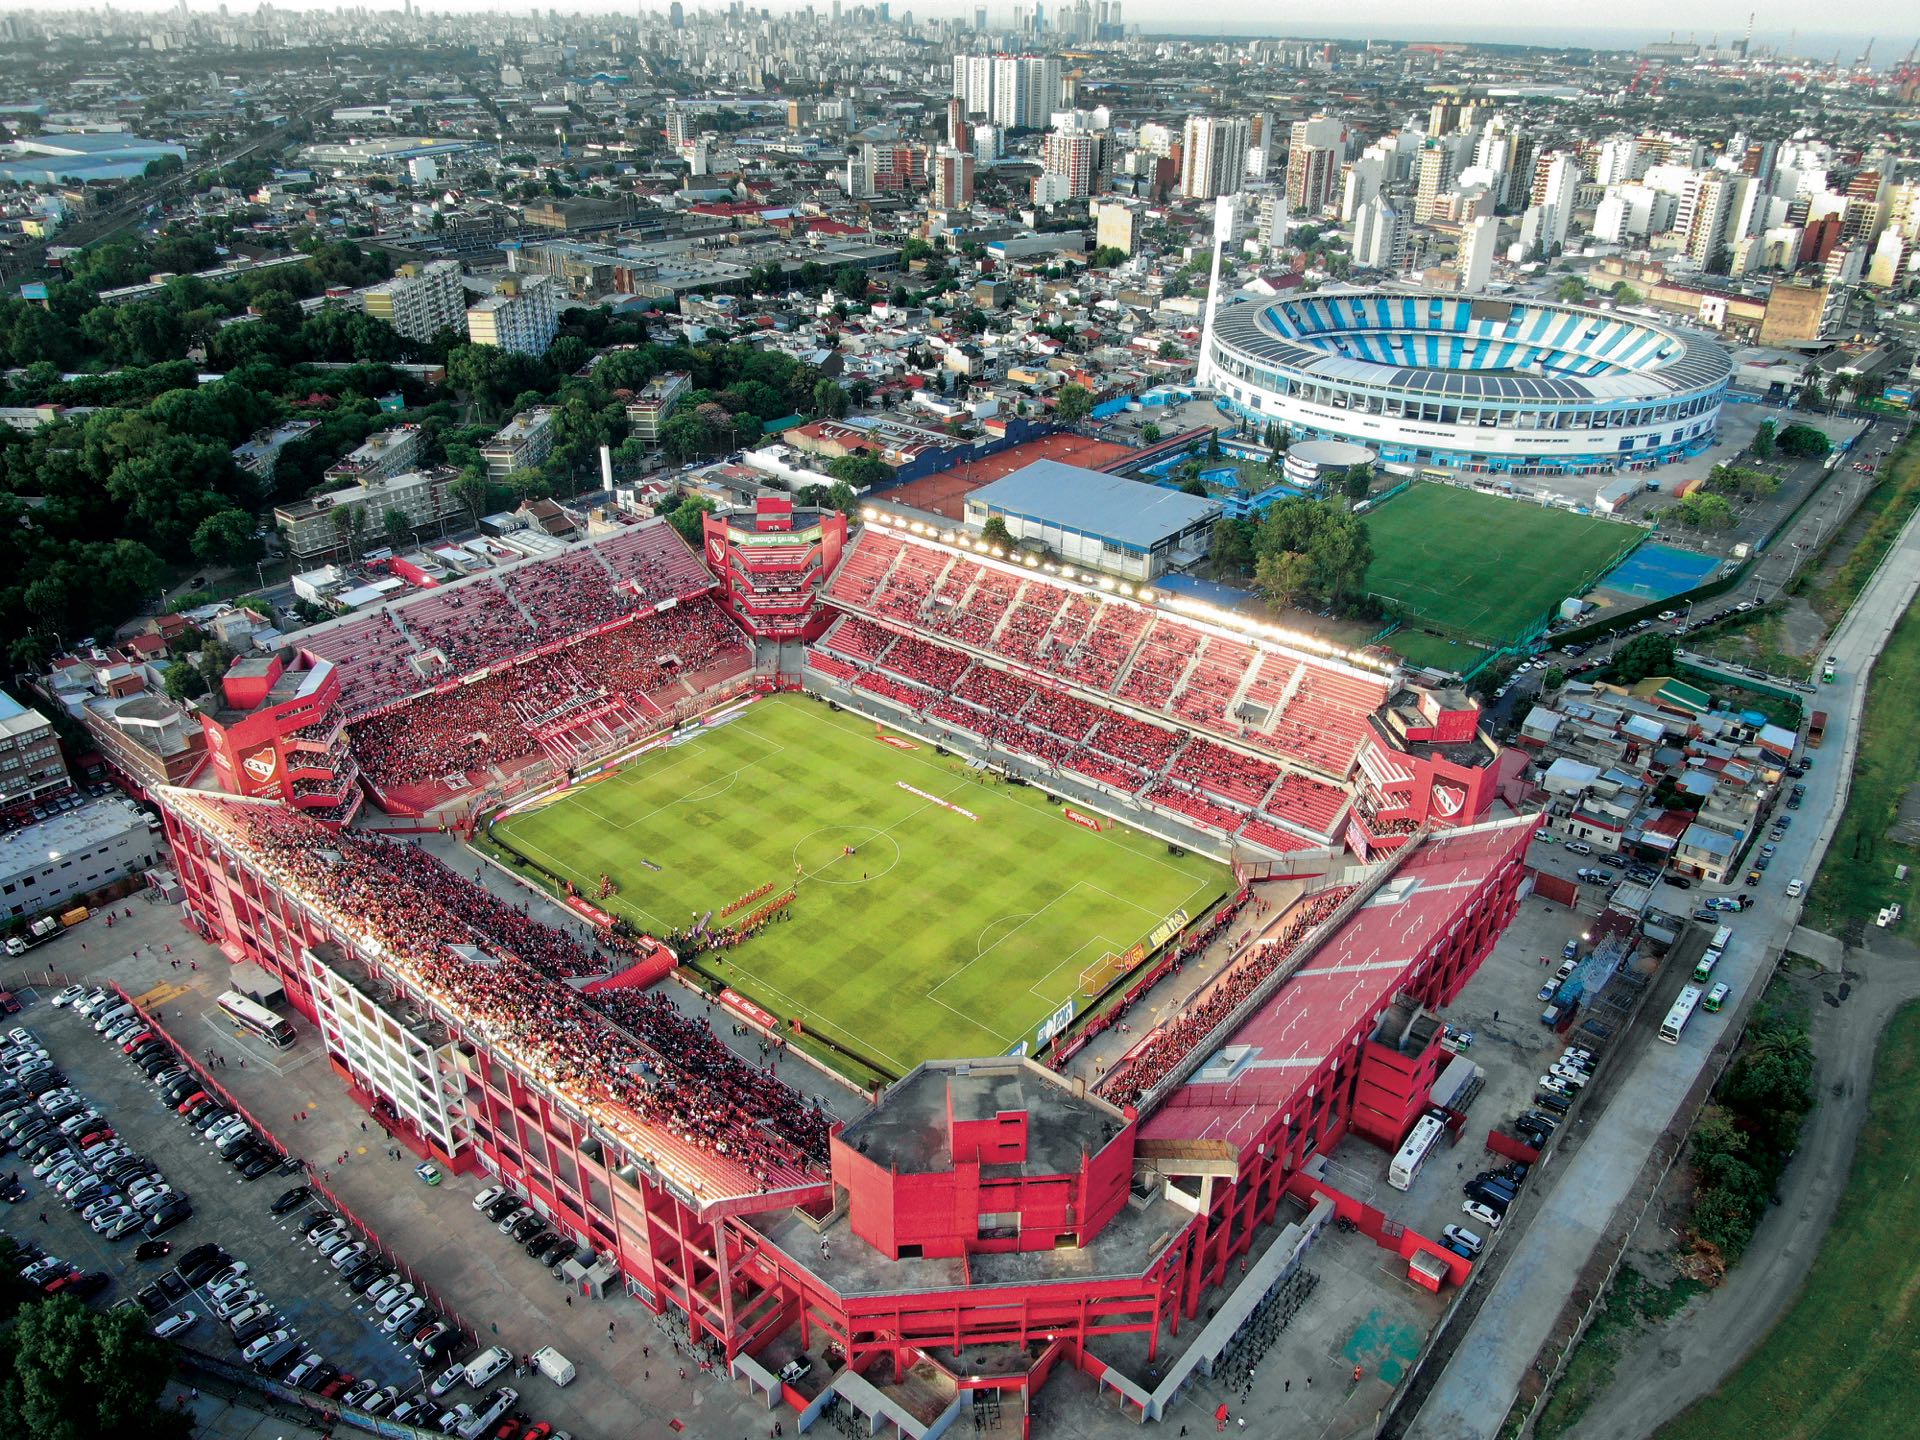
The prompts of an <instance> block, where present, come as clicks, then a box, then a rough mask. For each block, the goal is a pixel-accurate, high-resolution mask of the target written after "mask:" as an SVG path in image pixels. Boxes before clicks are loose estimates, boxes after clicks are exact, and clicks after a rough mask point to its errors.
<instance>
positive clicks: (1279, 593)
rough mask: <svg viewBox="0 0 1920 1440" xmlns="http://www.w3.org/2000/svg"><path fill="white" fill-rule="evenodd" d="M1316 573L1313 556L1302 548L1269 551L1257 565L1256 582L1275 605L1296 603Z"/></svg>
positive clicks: (1254, 578) (1255, 566) (1254, 566)
mask: <svg viewBox="0 0 1920 1440" xmlns="http://www.w3.org/2000/svg"><path fill="white" fill-rule="evenodd" d="M1312 577H1313V559H1312V557H1311V556H1309V555H1307V554H1305V553H1304V552H1302V551H1299V550H1276V551H1269V552H1268V553H1267V554H1265V555H1262V556H1261V557H1260V558H1259V559H1258V560H1256V561H1254V565H1253V583H1254V584H1255V585H1257V586H1259V587H1260V593H1261V594H1262V595H1264V596H1266V598H1267V600H1268V601H1269V602H1270V603H1272V604H1274V605H1280V606H1287V605H1291V604H1293V602H1294V600H1295V598H1296V597H1297V596H1298V595H1299V594H1300V592H1301V591H1303V590H1305V589H1306V588H1307V583H1308V581H1309V580H1311V579H1312Z"/></svg>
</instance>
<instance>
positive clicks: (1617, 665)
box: [1608, 635, 1674, 685]
mask: <svg viewBox="0 0 1920 1440" xmlns="http://www.w3.org/2000/svg"><path fill="white" fill-rule="evenodd" d="M1673 653H1674V651H1673V639H1672V637H1671V636H1667V635H1638V636H1635V637H1634V638H1633V639H1631V640H1629V641H1628V642H1627V643H1626V644H1625V645H1623V646H1621V647H1620V650H1619V652H1618V653H1617V654H1616V655H1615V656H1614V657H1613V665H1612V666H1611V667H1610V669H1609V672H1608V673H1609V674H1611V675H1612V677H1613V678H1614V679H1615V680H1617V681H1618V682H1619V683H1620V684H1622V685H1631V684H1633V683H1634V682H1636V681H1639V680H1644V679H1646V678H1647V677H1648V676H1649V675H1671V674H1673Z"/></svg>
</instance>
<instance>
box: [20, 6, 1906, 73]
mask: <svg viewBox="0 0 1920 1440" xmlns="http://www.w3.org/2000/svg"><path fill="white" fill-rule="evenodd" d="M48 8H49V7H47V6H45V5H44V4H33V3H18V0H0V14H5V13H32V12H35V11H42V12H45V11H47V10H48ZM86 8H100V9H108V8H111V9H112V10H113V11H114V12H115V13H119V14H156V15H157V14H165V13H170V12H175V11H178V10H179V9H180V8H181V6H179V5H166V4H144V5H116V6H111V7H108V6H100V7H86ZM257 8H259V7H258V6H256V5H252V4H240V3H226V4H223V3H222V0H186V4H185V9H186V10H187V11H188V12H189V13H191V14H197V15H205V14H219V13H220V12H221V11H222V10H224V11H225V12H226V13H227V14H229V15H233V16H239V15H246V14H251V13H253V12H254V11H255V10H256V9H257ZM272 8H273V9H276V10H282V11H349V12H352V11H376V12H377V11H394V12H400V11H404V10H406V9H407V8H408V0H367V3H361V4H355V5H338V4H331V3H327V0H277V3H275V4H273V6H272ZM669 8H670V0H640V3H638V4H637V5H633V4H624V3H617V0H584V3H583V0H572V3H568V4H562V5H548V4H540V3H538V0H452V3H444V0H443V3H437V4H430V5H419V4H416V5H412V6H411V9H412V12H413V13H414V14H415V15H421V16H431V15H435V14H491V15H500V16H513V15H539V14H546V13H549V12H557V13H558V14H561V15H597V14H606V15H629V16H630V15H634V14H639V15H641V16H652V17H657V18H662V19H664V18H665V17H666V15H667V14H668V11H669ZM746 8H747V9H748V10H749V11H758V10H768V11H771V12H772V13H773V15H774V16H775V17H776V18H783V17H788V16H792V15H797V14H801V13H804V12H805V11H807V10H809V9H812V10H813V11H815V12H816V13H818V14H820V15H821V16H823V17H824V16H825V15H827V14H828V13H830V11H831V9H832V6H831V3H830V0H766V3H762V4H756V5H749V6H747V7H746ZM859 8H860V7H858V6H855V5H852V4H847V5H844V6H843V7H842V9H843V10H844V11H845V12H847V13H849V14H851V13H852V12H853V11H855V10H856V9H859ZM872 8H878V6H877V4H876V5H875V6H874V7H872ZM888 8H889V9H890V11H891V17H890V18H891V19H892V20H893V21H895V22H898V21H900V20H901V19H902V18H903V17H905V16H912V17H913V18H914V19H916V20H919V21H925V20H929V19H932V20H948V21H956V20H957V21H969V22H970V21H971V19H972V17H973V16H974V14H975V12H976V9H977V8H978V7H976V6H975V5H973V4H972V3H970V0H935V3H922V4H918V5H916V4H912V3H907V4H897V5H889V7H888ZM1034 8H1040V9H1042V10H1043V11H1044V12H1045V13H1046V14H1048V15H1049V16H1054V15H1057V14H1058V13H1060V8H1061V7H1058V6H1053V5H1046V4H1044V0H1043V3H1042V5H1041V6H1039V7H1034V6H1015V5H1012V4H1008V3H1004V0H1002V3H997V4H994V5H990V6H987V7H986V12H987V17H988V18H987V23H988V33H990V34H999V33H1006V32H1010V31H1013V30H1014V29H1015V28H1016V24H1017V20H1016V16H1017V15H1022V14H1027V13H1030V12H1031V10H1032V9H1034ZM727 9H728V6H727V5H726V4H725V3H717V4H709V5H704V6H703V5H687V6H686V7H685V13H686V14H687V15H688V16H689V17H691V16H694V15H698V14H700V13H702V12H703V11H704V12H705V13H709V14H715V15H718V14H723V13H725V12H726V10H727ZM62 13H72V12H70V11H67V12H62ZM1537 13H1538V12H1537V9H1536V8H1535V7H1532V6H1528V5H1525V4H1522V3H1520V0H1498V3H1496V4H1492V5H1480V6H1476V7H1474V9H1473V11H1472V12H1471V14H1470V15H1463V16H1436V15H1434V14H1433V13H1432V12H1431V11H1430V10H1429V9H1427V8H1426V7H1422V6H1419V5H1417V4H1414V3H1412V0H1381V3H1375V4H1372V5H1369V6H1367V7H1365V8H1363V9H1359V10H1348V11H1345V12H1343V14H1342V15H1341V17H1340V19H1339V21H1338V23H1335V24H1329V23H1327V19H1326V17H1324V16H1315V17H1313V18H1312V19H1311V20H1308V21H1307V22H1306V23H1303V24H1299V25H1291V24H1285V23H1271V24H1264V25H1253V26H1250V25H1249V24H1248V23H1247V21H1248V16H1247V15H1246V14H1245V12H1244V11H1241V10H1239V9H1237V8H1236V7H1232V6H1224V5H1222V6H1207V7H1203V8H1202V9H1201V10H1199V11H1198V12H1196V10H1195V8H1194V7H1192V6H1187V5H1178V4H1173V3H1170V0H1158V3H1156V0H1140V3H1136V4H1130V5H1128V6H1127V9H1126V15H1127V24H1128V28H1129V31H1130V37H1129V38H1132V35H1131V32H1135V31H1137V32H1138V35H1139V37H1140V38H1147V39H1167V40H1179V39H1188V40H1195V41H1200V42H1203V43H1204V42H1218V41H1222V40H1234V39H1250V40H1257V39H1290V40H1328V41H1336V42H1338V41H1347V42H1355V41H1359V42H1368V41H1373V42H1385V43H1401V44H1419V43H1432V42H1439V43H1460V44H1479V45H1510V46H1520V47H1525V48H1535V49H1555V48H1570V49H1595V50H1632V49H1637V48H1639V47H1640V46H1643V45H1649V44H1656V43H1660V42H1666V41H1679V42H1690V43H1698V44H1701V45H1710V44H1712V43H1714V42H1715V41H1716V40H1717V42H1718V43H1719V45H1721V46H1723V47H1725V46H1731V45H1733V44H1734V43H1736V42H1737V41H1739V40H1740V39H1742V38H1743V37H1744V36H1746V35H1747V34H1748V32H1749V27H1751V33H1752V44H1753V50H1754V52H1755V53H1756V54H1761V53H1772V54H1781V55H1795V56H1798V57H1801V58H1805V59H1809V60H1818V61H1828V62H1830V61H1832V60H1833V59H1834V58H1836V56H1837V58H1838V59H1839V61H1840V63H1843V64H1851V63H1853V62H1854V61H1855V60H1856V59H1858V58H1859V56H1860V54H1861V53H1862V50H1863V47H1864V46H1866V45H1867V44H1868V43H1869V42H1871V43H1872V44H1873V47H1874V51H1875V52H1877V54H1878V58H1879V63H1880V64H1881V65H1882V66H1887V65H1892V64H1896V63H1898V61H1899V60H1900V58H1901V57H1902V56H1903V55H1905V54H1906V53H1907V52H1906V48H1905V47H1903V46H1902V45H1901V44H1900V43H1899V42H1900V41H1901V40H1902V39H1903V38H1904V39H1906V40H1907V42H1908V44H1911V43H1912V37H1910V36H1903V35H1902V34H1900V33H1897V32H1890V31H1889V30H1888V29H1887V27H1884V26H1881V27H1873V26H1859V27H1853V26H1841V27H1833V26H1831V25H1824V26H1822V27H1821V28H1809V27H1808V26H1806V25H1805V23H1804V21H1805V20H1806V18H1807V17H1806V16H1805V15H1804V14H1802V13H1800V12H1798V11H1796V10H1795V9H1793V8H1792V7H1789V6H1788V5H1786V4H1784V3H1776V4H1774V5H1771V6H1767V5H1756V6H1753V7H1752V8H1751V11H1750V12H1749V11H1748V10H1745V9H1741V8H1739V7H1733V8H1731V9H1730V8H1728V7H1726V6H1721V5H1698V6H1691V5H1690V6H1685V7H1681V8H1679V9H1677V10H1676V9H1675V7H1673V6H1668V5H1659V4H1656V3H1653V0H1634V3H1632V4H1629V5H1625V6H1616V7H1614V8H1613V9H1612V10H1611V11H1609V12H1608V15H1607V19H1606V22H1605V23H1596V24H1589V25H1564V24H1543V23H1541V22H1540V21H1539V20H1538V19H1537V18H1536V16H1537ZM1045 33H1051V32H1045ZM1040 38H1044V34H1043V36H1042V37H1040Z"/></svg>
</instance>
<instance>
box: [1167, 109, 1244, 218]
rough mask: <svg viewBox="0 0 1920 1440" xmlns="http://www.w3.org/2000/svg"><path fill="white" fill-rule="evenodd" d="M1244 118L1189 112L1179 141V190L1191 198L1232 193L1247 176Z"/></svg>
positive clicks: (1202, 198)
mask: <svg viewBox="0 0 1920 1440" xmlns="http://www.w3.org/2000/svg"><path fill="white" fill-rule="evenodd" d="M1246 165H1247V122H1246V121H1244V120H1233V119H1226V118H1222V117H1220V116H1214V115H1189V116H1188V117H1187V128H1186V133H1185V138H1184V139H1183V140H1182V142H1181V156H1180V193H1181V194H1183V195H1185V196H1186V197H1187V198H1188V199H1191V200H1209V199H1212V198H1213V197H1214V196H1216V195H1231V194H1233V192H1234V191H1236V190H1238V189H1239V188H1240V184H1241V182H1242V181H1243V180H1244V179H1245V178H1246Z"/></svg>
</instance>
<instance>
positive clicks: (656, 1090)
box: [199, 801, 830, 1186]
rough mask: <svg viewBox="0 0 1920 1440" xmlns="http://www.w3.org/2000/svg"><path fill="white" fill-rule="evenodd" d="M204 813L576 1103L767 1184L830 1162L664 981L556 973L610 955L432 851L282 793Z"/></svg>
mask: <svg viewBox="0 0 1920 1440" xmlns="http://www.w3.org/2000/svg"><path fill="white" fill-rule="evenodd" d="M199 813H200V814H202V815H204V816H208V817H209V818H214V819H215V820H216V823H218V824H219V825H221V827H222V828H225V829H227V830H228V831H229V833H231V834H233V835H234V836H235V838H236V839H237V840H238V842H239V843H241V844H242V845H244V847H245V848H246V849H247V850H248V851H249V852H251V854H252V856H253V857H254V859H255V861H256V863H257V865H258V868H259V869H260V870H261V871H263V872H264V873H265V874H266V875H267V876H269V877H270V878H271V879H273V880H274V881H275V882H277V883H279V884H281V885H283V886H287V887H290V888H292V889H295V890H297V891H298V892H299V893H300V894H301V895H302V896H303V897H304V898H305V899H306V900H307V901H308V902H310V903H311V904H313V905H314V906H315V907H316V908H317V909H319V910H320V911H322V912H323V913H325V914H327V915H328V916H329V918H330V919H331V921H332V923H333V924H334V925H335V926H336V927H338V928H339V929H340V930H341V932H342V933H344V934H347V935H351V936H354V937H357V939H358V940H359V941H360V942H361V946H360V948H362V949H363V951H367V952H369V953H372V954H373V955H375V956H376V957H377V958H378V959H379V960H380V961H381V963H382V964H383V966H384V968H387V969H389V970H390V971H392V972H393V974H394V975H395V977H397V978H404V979H405V980H406V981H407V982H409V983H410V984H411V985H413V986H415V987H418V988H419V989H420V990H422V991H424V992H427V993H428V994H430V995H431V996H432V997H433V998H434V999H435V1000H436V1001H437V1002H438V1003H439V1004H440V1006H441V1007H442V1008H444V1009H445V1010H446V1011H447V1012H448V1013H450V1014H451V1015H453V1016H455V1017H456V1018H457V1020H458V1022H459V1024H460V1026H461V1028H462V1029H463V1030H464V1031H465V1032H467V1033H468V1034H470V1035H475V1036H484V1037H485V1039H486V1040H487V1041H488V1042H489V1043H490V1044H493V1045H495V1046H500V1047H503V1048H506V1049H509V1050H511V1051H512V1052H513V1053H514V1055H515V1056H516V1058H517V1059H518V1060H519V1061H520V1063H522V1064H524V1065H525V1066H527V1068H529V1069H530V1070H531V1071H533V1072H534V1073H535V1074H537V1075H539V1076H540V1077H541V1079H542V1080H544V1081H545V1082H546V1083H547V1084H549V1085H551V1086H553V1087H554V1088H555V1089H556V1090H559V1091H562V1092H564V1093H566V1094H567V1095H568V1096H569V1097H570V1098H571V1099H572V1100H573V1101H574V1102H575V1103H577V1104H580V1105H583V1106H586V1107H589V1108H591V1107H595V1106H601V1107H611V1108H612V1109H613V1111H614V1112H615V1113H613V1114H609V1115H605V1116H603V1118H605V1119H606V1120H608V1122H609V1128H611V1129H615V1130H618V1129H620V1128H621V1127H620V1125H619V1124H618V1120H619V1114H618V1113H617V1112H622V1111H623V1112H625V1113H626V1114H627V1115H629V1116H631V1117H633V1118H634V1119H636V1120H638V1121H639V1122H641V1123H642V1124H643V1125H644V1126H647V1127H653V1128H656V1129H658V1130H659V1131H661V1132H663V1133H664V1134H667V1135H670V1136H672V1137H674V1138H675V1139H677V1140H678V1141H680V1142H682V1143H684V1144H688V1145H691V1146H694V1147H696V1148H697V1149H700V1150H704V1151H707V1152H709V1153H711V1154H713V1155H715V1156H719V1157H723V1158H725V1159H726V1160H729V1161H731V1162H733V1163H734V1164H737V1165H739V1166H740V1167H742V1168H743V1169H744V1170H745V1171H746V1173H747V1174H748V1175H749V1176H751V1177H752V1178H753V1179H754V1180H755V1181H756V1182H757V1183H758V1184H760V1185H762V1186H772V1185H777V1184H782V1183H798V1182H801V1181H803V1180H810V1179H811V1178H812V1174H811V1171H812V1170H817V1168H818V1167H819V1166H821V1165H823V1164H824V1163H825V1161H826V1156H827V1131H828V1127H829V1124H830V1117H828V1116H827V1115H826V1114H824V1113H823V1112H821V1111H820V1110H819V1109H817V1108H816V1107H815V1106H814V1105H812V1104H810V1103H809V1102H808V1101H807V1100H805V1099H804V1098H803V1097H801V1096H800V1095H799V1094H798V1093H797V1092H796V1091H794V1090H793V1089H792V1088H791V1087H790V1086H788V1085H787V1084H786V1083H785V1082H783V1081H781V1080H780V1079H778V1078H777V1077H776V1076H774V1075H772V1074H769V1073H767V1072H765V1071H762V1070H759V1069H756V1068H755V1067H754V1066H753V1065H751V1064H749V1063H748V1062H747V1061H746V1060H744V1059H742V1058H740V1057H739V1056H737V1055H735V1054H734V1053H733V1051H731V1050H730V1049H728V1048H727V1046H726V1045H725V1044H724V1043H723V1042H722V1041H720V1040H719V1039H718V1037H716V1036H715V1035H714V1034H713V1032H712V1030H711V1029H710V1028H709V1027H708V1026H707V1025H706V1024H705V1023H704V1022H702V1021H699V1020H696V1019H693V1018H691V1017H689V1016H687V1015H686V1014H684V1013H683V1012H681V1011H680V1010H678V1009H677V1008H676V1007H675V1006H674V1005H673V1004H672V1002H671V1001H669V1000H667V999H666V998H665V997H663V996H660V995H657V994H642V993H636V992H634V991H631V990H608V991H604V992H602V993H601V994H599V995H594V996H589V995H586V994H585V993H583V992H580V991H576V990H575V989H574V988H573V986H572V985H570V984H568V983H566V982H567V981H569V980H576V979H580V978H583V977H586V976H591V975H595V974H602V973H605V972H606V971H607V970H608V969H610V968H612V962H610V961H609V960H608V959H607V957H606V956H605V955H604V954H602V953H601V952H600V951H599V950H597V949H595V950H589V949H588V948H587V947H585V946H583V945H582V944H581V943H580V942H579V941H577V940H575V939H574V938H573V937H572V936H571V935H570V934H568V933H567V932H565V931H562V930H559V929H556V928H554V927H552V926H549V925H546V924H544V923H542V922H540V921H537V920H535V919H533V918H531V917H530V916H529V915H528V914H527V913H526V912H525V910H523V909H521V908H519V907H515V906H512V905H509V904H507V903H506V902H505V901H503V900H500V899H498V898H497V897H495V896H493V895H491V894H489V893H488V892H487V891H485V890H484V889H482V888H481V887H480V886H479V885H477V884H475V883H473V882H472V881H470V880H467V879H465V878H464V877H462V876H460V875H457V874H455V873H454V872H453V871H452V870H450V869H448V868H447V867H446V866H445V865H443V864H441V863H440V861H439V860H437V859H436V858H434V857H433V856H431V855H429V854H428V853H427V852H426V851H424V850H421V849H419V848H418V847H415V846H411V845H408V844H405V843H403V842H399V841H392V840H382V839H376V838H372V837H368V836H364V835H355V834H351V833H348V834H340V835H331V834H328V833H327V832H326V831H324V830H322V829H321V828H320V827H318V826H317V825H314V824H313V823H312V822H310V821H308V820H306V819H304V818H303V817H301V816H298V815H296V814H294V813H292V812H290V811H287V810H284V809H280V808H276V807H270V806H264V805H233V804H228V803H223V802H218V801H209V802H206V803H205V804H204V805H203V806H201V807H199ZM456 947H471V948H470V949H462V948H456ZM470 957H471V958H470ZM629 1128H630V1127H629ZM636 1139H637V1140H638V1141H639V1142H640V1143H641V1144H644V1141H645V1136H644V1135H638V1136H636Z"/></svg>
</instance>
